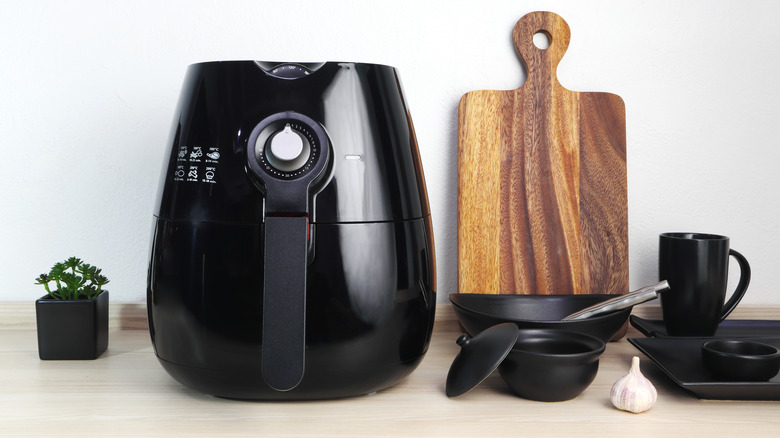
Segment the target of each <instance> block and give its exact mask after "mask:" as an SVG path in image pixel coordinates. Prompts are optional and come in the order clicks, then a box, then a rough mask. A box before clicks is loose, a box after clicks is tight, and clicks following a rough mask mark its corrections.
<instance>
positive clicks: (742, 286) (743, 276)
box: [720, 249, 750, 322]
mask: <svg viewBox="0 0 780 438" xmlns="http://www.w3.org/2000/svg"><path fill="white" fill-rule="evenodd" d="M729 256H734V258H735V259H737V263H739V283H738V284H737V289H736V290H734V293H733V294H731V298H729V300H728V301H726V304H724V305H723V316H721V317H720V320H721V322H723V320H724V319H726V317H727V316H729V314H730V313H731V312H732V311H733V310H734V309H735V308H736V307H737V304H739V302H740V301H742V297H744V296H745V291H746V290H747V287H748V284H750V264H748V261H747V259H746V258H745V257H744V256H743V255H742V254H740V253H738V252H736V251H734V250H733V249H729Z"/></svg>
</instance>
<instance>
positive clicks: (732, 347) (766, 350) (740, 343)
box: [701, 339, 780, 382]
mask: <svg viewBox="0 0 780 438" xmlns="http://www.w3.org/2000/svg"><path fill="white" fill-rule="evenodd" d="M701 358H702V362H703V363H704V367H705V368H707V370H708V371H709V372H710V373H711V374H712V375H713V377H715V378H716V379H718V380H727V381H734V382H761V381H766V380H769V379H771V378H772V377H774V376H776V375H777V372H778V371H780V350H778V349H777V348H776V347H773V346H771V345H767V344H764V343H761V342H755V341H747V340H740V339H716V340H712V341H708V342H705V343H704V345H702V347H701Z"/></svg>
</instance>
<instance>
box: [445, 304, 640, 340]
mask: <svg viewBox="0 0 780 438" xmlns="http://www.w3.org/2000/svg"><path fill="white" fill-rule="evenodd" d="M614 297H615V295H608V294H592V295H507V294H501V295H489V294H450V302H452V304H453V308H454V309H455V315H456V316H457V317H458V320H459V321H460V323H461V324H462V325H463V328H464V329H466V331H467V332H468V333H469V334H470V335H472V336H476V335H477V334H479V333H480V332H482V331H483V330H485V329H486V328H489V327H492V326H494V325H496V324H500V323H502V322H513V323H515V324H516V325H517V326H518V327H519V328H521V329H533V328H538V329H553V330H567V331H572V332H578V333H585V334H588V335H592V336H595V337H597V338H599V339H601V340H602V341H604V342H608V341H609V340H610V339H612V337H613V336H614V335H615V333H617V332H618V330H620V328H621V327H623V324H625V322H626V320H627V319H628V316H629V315H630V314H631V307H628V308H625V309H621V310H616V311H614V312H610V313H606V314H604V315H599V316H594V317H592V318H586V319H581V320H574V321H561V318H563V317H565V316H568V315H571V314H572V313H574V312H576V311H578V310H582V309H584V308H586V307H588V306H592V305H594V304H598V303H600V302H602V301H606V300H608V299H610V298H614Z"/></svg>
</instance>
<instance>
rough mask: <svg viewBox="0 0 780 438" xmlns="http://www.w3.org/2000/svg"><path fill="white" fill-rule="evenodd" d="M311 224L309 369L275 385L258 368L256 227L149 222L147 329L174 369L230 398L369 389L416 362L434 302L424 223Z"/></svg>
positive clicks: (199, 385) (165, 361)
mask: <svg viewBox="0 0 780 438" xmlns="http://www.w3.org/2000/svg"><path fill="white" fill-rule="evenodd" d="M314 227H316V231H315V232H314V236H315V243H314V245H315V247H316V248H317V250H316V255H315V256H314V259H313V261H312V263H311V264H310V265H309V268H308V272H307V278H308V280H309V281H308V284H307V291H306V292H307V293H306V309H307V312H306V342H307V344H306V361H305V364H304V366H305V373H304V376H303V380H302V381H301V383H300V384H299V385H298V386H297V387H296V388H295V389H293V390H291V391H287V392H279V391H275V390H273V389H271V388H270V387H268V385H267V384H266V383H265V381H264V380H263V376H262V374H261V371H260V370H261V362H262V343H261V339H262V330H261V327H262V319H261V315H262V310H263V309H262V303H263V293H262V284H263V276H262V272H263V271H262V269H260V267H261V264H262V251H261V248H262V247H263V245H262V243H263V242H262V238H261V236H262V225H261V224H255V225H250V224H246V225H244V224H222V223H209V222H186V221H169V220H164V219H159V220H158V221H157V226H156V229H155V233H154V243H153V248H154V250H153V254H152V270H151V277H150V282H149V291H148V304H149V326H150V330H151V334H152V341H153V344H154V347H155V352H156V353H157V355H158V357H159V358H160V360H161V361H162V363H163V365H164V366H165V368H166V369H167V370H168V371H169V372H170V373H171V374H172V375H173V377H175V378H176V379H177V380H179V381H180V382H182V383H184V384H185V385H188V386H191V387H193V388H196V389H199V390H201V391H203V392H206V393H209V394H214V395H218V396H223V397H229V398H244V399H316V398H334V397H344V396H351V395H358V394H364V393H369V392H373V391H377V390H379V389H382V388H384V387H387V386H390V385H392V384H394V383H396V382H397V381H398V380H399V379H401V378H402V377H404V376H406V375H407V374H409V373H410V372H411V371H412V370H413V369H414V368H415V367H416V366H417V364H418V363H419V361H420V360H421V359H422V356H423V354H424V353H425V352H426V350H427V348H428V343H429V340H430V334H431V330H432V328H433V317H434V310H435V304H436V297H435V293H434V290H433V264H432V261H433V259H432V251H433V248H432V246H431V245H430V244H431V241H430V239H429V236H430V234H429V233H430V228H429V223H428V221H426V220H423V219H418V220H412V221H399V222H382V223H366V224H317V225H314Z"/></svg>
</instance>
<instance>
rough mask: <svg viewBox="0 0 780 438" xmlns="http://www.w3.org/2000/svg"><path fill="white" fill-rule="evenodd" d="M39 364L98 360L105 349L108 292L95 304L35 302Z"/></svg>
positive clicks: (41, 299) (74, 301)
mask: <svg viewBox="0 0 780 438" xmlns="http://www.w3.org/2000/svg"><path fill="white" fill-rule="evenodd" d="M35 317H36V321H37V324H38V356H40V358H41V359H42V360H68V359H97V358H98V356H100V355H101V354H103V352H104V351H106V348H108V291H103V292H101V293H100V295H98V297H97V298H95V299H94V300H54V299H51V298H50V297H49V296H48V295H44V296H43V297H41V298H40V299H38V300H37V301H35Z"/></svg>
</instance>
